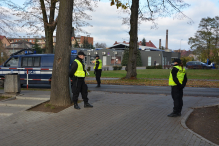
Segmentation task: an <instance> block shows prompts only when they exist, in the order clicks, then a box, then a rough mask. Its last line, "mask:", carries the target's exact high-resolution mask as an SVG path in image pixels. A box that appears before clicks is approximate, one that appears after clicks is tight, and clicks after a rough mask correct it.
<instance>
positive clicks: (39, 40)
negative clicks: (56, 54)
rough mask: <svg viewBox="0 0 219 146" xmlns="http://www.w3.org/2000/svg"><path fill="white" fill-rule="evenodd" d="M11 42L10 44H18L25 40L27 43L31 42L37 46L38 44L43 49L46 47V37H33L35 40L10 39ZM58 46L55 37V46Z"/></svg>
mask: <svg viewBox="0 0 219 146" xmlns="http://www.w3.org/2000/svg"><path fill="white" fill-rule="evenodd" d="M8 40H9V42H10V43H16V42H18V41H21V40H24V41H27V42H30V43H32V44H35V43H37V44H38V45H39V46H40V47H41V48H44V47H45V41H46V39H45V37H43V36H41V37H38V36H36V37H33V38H30V37H23V38H21V37H20V38H8ZM55 45H56V36H53V46H55Z"/></svg>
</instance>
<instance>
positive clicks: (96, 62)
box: [94, 59, 102, 69]
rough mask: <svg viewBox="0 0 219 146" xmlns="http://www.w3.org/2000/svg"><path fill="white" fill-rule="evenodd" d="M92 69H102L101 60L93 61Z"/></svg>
mask: <svg viewBox="0 0 219 146" xmlns="http://www.w3.org/2000/svg"><path fill="white" fill-rule="evenodd" d="M94 69H102V60H100V59H98V60H96V61H95V65H94Z"/></svg>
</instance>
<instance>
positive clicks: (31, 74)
mask: <svg viewBox="0 0 219 146" xmlns="http://www.w3.org/2000/svg"><path fill="white" fill-rule="evenodd" d="M40 62H41V57H40V56H25V57H22V59H21V67H22V68H40ZM23 71H24V74H23V76H22V78H27V71H26V70H23ZM28 78H29V79H33V80H29V81H28V82H29V83H30V84H40V83H41V81H39V79H41V74H40V70H39V69H33V70H28ZM34 79H38V80H34ZM25 83H26V80H25Z"/></svg>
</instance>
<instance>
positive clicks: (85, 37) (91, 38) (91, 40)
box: [71, 35, 93, 47]
mask: <svg viewBox="0 0 219 146" xmlns="http://www.w3.org/2000/svg"><path fill="white" fill-rule="evenodd" d="M84 40H86V41H87V42H88V43H89V44H92V45H93V37H90V36H89V35H88V36H77V37H72V38H71V43H72V45H73V46H72V47H74V45H75V44H76V41H77V43H78V45H79V46H80V47H82V46H83V43H84Z"/></svg>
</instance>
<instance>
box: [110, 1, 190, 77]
mask: <svg viewBox="0 0 219 146" xmlns="http://www.w3.org/2000/svg"><path fill="white" fill-rule="evenodd" d="M139 3H141V6H140V7H139ZM111 5H116V6H117V8H119V7H122V8H123V9H124V10H125V12H127V13H129V14H130V18H124V19H123V24H127V22H129V26H130V31H129V36H130V44H129V61H128V64H127V66H126V71H127V74H126V78H127V79H133V78H134V79H135V78H136V77H137V72H136V55H137V42H138V24H139V23H140V22H141V21H152V22H153V24H154V25H153V26H154V27H156V23H155V19H156V18H158V17H167V16H170V15H172V14H175V18H178V19H183V18H188V17H187V16H186V15H185V14H183V13H182V11H181V9H183V8H186V7H188V6H189V5H188V4H187V3H185V2H184V1H183V0H156V1H154V0H141V1H140V0H131V1H129V0H127V1H126V0H124V1H123V2H121V1H120V0H111ZM130 5H131V7H130Z"/></svg>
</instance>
